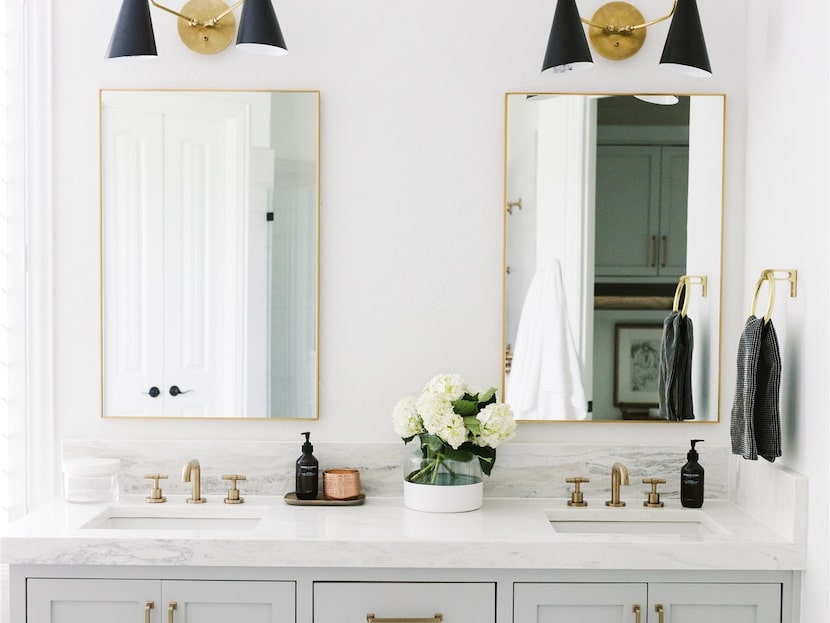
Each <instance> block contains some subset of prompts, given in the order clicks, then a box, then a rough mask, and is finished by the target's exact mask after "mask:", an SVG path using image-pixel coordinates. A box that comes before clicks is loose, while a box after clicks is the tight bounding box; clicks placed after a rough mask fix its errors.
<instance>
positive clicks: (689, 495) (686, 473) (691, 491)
mask: <svg viewBox="0 0 830 623" xmlns="http://www.w3.org/2000/svg"><path fill="white" fill-rule="evenodd" d="M702 441H703V439H692V440H691V443H692V449H691V450H689V452H688V453H687V454H686V459H687V461H686V464H685V465H684V466H683V469H681V470H680V503H681V504H682V505H683V506H685V507H686V508H700V507H701V506H703V467H702V466H701V465H700V463H698V462H697V460H698V456H699V455H698V453H697V450H695V444H697V443H700V442H702Z"/></svg>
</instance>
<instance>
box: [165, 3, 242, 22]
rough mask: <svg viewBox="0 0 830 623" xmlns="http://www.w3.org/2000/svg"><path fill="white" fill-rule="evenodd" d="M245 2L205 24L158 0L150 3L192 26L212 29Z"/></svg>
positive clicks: (237, 4) (235, 5)
mask: <svg viewBox="0 0 830 623" xmlns="http://www.w3.org/2000/svg"><path fill="white" fill-rule="evenodd" d="M243 2H244V0H239V2H237V3H236V4H234V5H233V6H231V7H229V8H228V9H226V10H225V11H222V12H221V13H220V14H219V15H217V16H216V17H213V18H211V19H209V20H206V21H204V22H200V21H199V19H198V18H196V17H191V16H189V15H184V14H182V13H179V12H178V11H175V10H173V9H171V8H170V7H166V6H164V5H163V4H159V3H158V2H156V0H150V3H151V4H152V5H153V6H154V7H157V8H159V9H161V10H162V11H167V12H168V13H170V14H171V15H175V16H176V17H179V18H181V19H183V20H184V21H186V22H187V23H188V24H189V25H191V26H205V27H208V28H210V27H211V26H216V24H217V23H219V20H221V19H222V18H223V17H225V16H226V15H228V14H229V13H231V12H233V11H234V9H236V8H237V7H240V6H242V3H243Z"/></svg>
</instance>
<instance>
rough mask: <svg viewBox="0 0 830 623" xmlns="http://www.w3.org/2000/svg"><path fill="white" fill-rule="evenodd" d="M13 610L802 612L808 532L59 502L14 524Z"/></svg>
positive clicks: (750, 615) (152, 618) (39, 617)
mask: <svg viewBox="0 0 830 623" xmlns="http://www.w3.org/2000/svg"><path fill="white" fill-rule="evenodd" d="M0 543H2V550H1V551H2V562H3V563H8V564H10V565H11V567H10V569H11V598H12V603H11V608H12V620H13V621H26V622H28V623H46V622H54V623H65V622H75V621H84V622H85V623H89V622H90V621H92V622H96V621H108V622H109V621H137V622H141V621H145V622H153V623H161V622H162V621H167V622H168V623H173V622H176V623H181V622H182V621H189V622H190V623H201V622H202V621H227V620H228V619H230V618H232V617H233V618H234V619H236V620H240V621H245V622H246V623H256V622H259V621H263V622H270V623H289V622H291V623H294V622H296V623H311V622H312V621H314V623H329V622H331V623H342V622H346V621H355V622H356V621H367V622H373V621H374V622H375V623H380V622H382V621H391V620H394V621H424V622H427V621H434V622H439V621H446V622H469V621H476V622H484V621H491V622H493V623H510V622H515V623H530V622H537V621H538V622H548V621H550V622H553V621H556V622H557V623H559V622H562V621H579V622H580V623H582V622H586V623H592V622H594V621H597V622H599V621H602V622H603V623H609V622H612V621H613V622H616V621H620V622H621V623H622V622H631V623H638V622H639V623H647V622H648V623H683V622H686V621H693V620H694V621H699V620H706V621H708V622H710V623H721V622H722V623H727V622H728V623H735V622H736V621H740V622H747V623H793V622H794V621H796V620H797V619H795V618H794V617H795V616H796V614H795V612H796V611H795V602H796V601H797V599H796V598H795V595H797V592H796V589H797V586H798V581H799V572H800V571H801V570H803V569H804V567H805V550H804V546H803V545H801V544H798V543H794V542H792V541H791V540H788V539H787V538H785V537H783V536H781V535H779V534H777V533H775V532H773V531H772V530H770V529H768V528H766V527H765V526H764V525H762V524H761V523H759V522H758V521H756V520H754V519H752V518H751V517H750V516H749V515H747V514H746V513H744V512H743V511H741V510H740V509H739V508H738V507H736V506H735V505H733V504H731V503H729V502H725V501H713V502H711V503H709V502H707V504H706V506H705V508H704V509H701V510H694V509H683V508H681V507H680V505H679V504H678V503H677V502H676V501H672V500H669V501H667V502H666V507H665V508H660V509H644V508H643V506H642V502H641V501H639V500H630V501H629V503H628V505H627V506H626V507H625V508H620V509H609V508H607V507H605V505H604V504H603V502H602V500H600V499H590V500H589V505H588V507H587V508H569V507H568V506H567V504H566V502H565V500H563V499H540V498H537V499H503V498H487V499H485V502H484V506H483V507H482V508H481V509H480V510H478V511H475V512H472V513H458V514H430V513H421V512H417V511H412V510H408V509H406V508H404V506H403V504H402V502H401V500H400V498H372V497H371V496H370V497H369V498H368V499H367V501H366V503H365V504H363V505H360V506H349V507H341V506H290V505H287V504H285V503H284V502H283V500H282V498H280V497H269V496H251V497H249V498H248V499H247V500H246V503H245V504H241V505H225V504H222V498H221V496H208V502H207V503H206V504H200V505H188V504H185V503H184V496H180V495H171V496H169V500H168V502H167V503H166V504H146V503H144V497H143V496H137V495H136V496H132V495H129V496H122V498H121V501H120V502H117V503H114V504H92V505H73V504H66V503H64V502H63V501H60V500H56V501H54V502H53V503H51V504H49V505H46V506H44V507H42V508H41V509H39V510H37V511H35V512H34V513H32V514H31V515H29V516H27V517H25V518H23V519H22V520H20V521H18V522H17V523H15V524H13V525H12V526H11V528H10V530H9V532H8V534H7V536H5V537H4V538H3V539H2V541H1V542H0Z"/></svg>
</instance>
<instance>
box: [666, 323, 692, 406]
mask: <svg viewBox="0 0 830 623" xmlns="http://www.w3.org/2000/svg"><path fill="white" fill-rule="evenodd" d="M693 346H694V335H693V329H692V319H691V318H689V317H688V316H683V315H682V314H680V313H679V312H676V311H673V312H672V313H671V314H669V315H668V316H667V317H666V319H665V320H664V321H663V339H662V340H661V343H660V373H659V377H658V394H659V397H660V409H659V415H660V418H661V419H664V420H673V421H678V420H693V419H694V417H695V414H694V407H693V401H692V349H693Z"/></svg>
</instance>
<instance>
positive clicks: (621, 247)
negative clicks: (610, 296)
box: [594, 145, 660, 277]
mask: <svg viewBox="0 0 830 623" xmlns="http://www.w3.org/2000/svg"><path fill="white" fill-rule="evenodd" d="M596 177H597V179H596V224H595V234H594V236H595V243H594V253H595V262H596V267H595V273H596V276H597V277H604V276H605V277H612V276H626V277H649V276H652V277H653V276H654V275H656V274H657V265H658V259H659V253H660V248H659V245H660V231H659V226H660V219H659V210H660V148H659V147H652V146H648V145H599V146H597V176H596Z"/></svg>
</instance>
